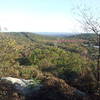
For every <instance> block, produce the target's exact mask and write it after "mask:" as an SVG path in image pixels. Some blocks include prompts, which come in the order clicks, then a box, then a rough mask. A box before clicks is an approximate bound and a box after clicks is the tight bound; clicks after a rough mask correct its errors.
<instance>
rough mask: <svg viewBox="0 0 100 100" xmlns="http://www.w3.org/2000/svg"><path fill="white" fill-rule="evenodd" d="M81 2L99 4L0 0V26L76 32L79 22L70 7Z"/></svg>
mask: <svg viewBox="0 0 100 100" xmlns="http://www.w3.org/2000/svg"><path fill="white" fill-rule="evenodd" d="M83 2H85V3H86V4H87V6H91V7H92V6H97V7H99V5H100V0H0V26H1V28H2V27H7V28H8V30H9V31H29V32H76V31H78V30H79V24H78V23H77V21H76V20H75V19H74V16H73V14H72V9H73V8H74V6H76V5H77V4H80V3H81V4H82V3H83Z"/></svg>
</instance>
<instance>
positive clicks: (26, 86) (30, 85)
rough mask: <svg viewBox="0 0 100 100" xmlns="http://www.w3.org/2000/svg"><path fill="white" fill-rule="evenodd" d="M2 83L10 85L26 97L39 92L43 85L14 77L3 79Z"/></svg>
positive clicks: (0, 81)
mask: <svg viewBox="0 0 100 100" xmlns="http://www.w3.org/2000/svg"><path fill="white" fill-rule="evenodd" d="M0 83H3V84H10V85H12V86H13V89H14V90H15V91H16V92H17V93H19V94H21V95H24V96H29V95H30V94H32V93H33V92H35V91H38V90H39V89H40V87H42V85H34V80H25V79H18V78H12V77H2V78H1V79H0Z"/></svg>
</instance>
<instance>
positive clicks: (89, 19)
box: [78, 8, 100, 89]
mask: <svg viewBox="0 0 100 100" xmlns="http://www.w3.org/2000/svg"><path fill="white" fill-rule="evenodd" d="M78 12H79V13H78V15H79V20H78V22H79V23H81V26H82V28H83V29H84V31H86V32H90V33H94V34H96V36H97V44H98V46H99V48H98V55H97V87H98V89H100V21H99V20H100V18H99V17H98V16H95V14H94V15H93V12H91V11H90V9H79V8H78Z"/></svg>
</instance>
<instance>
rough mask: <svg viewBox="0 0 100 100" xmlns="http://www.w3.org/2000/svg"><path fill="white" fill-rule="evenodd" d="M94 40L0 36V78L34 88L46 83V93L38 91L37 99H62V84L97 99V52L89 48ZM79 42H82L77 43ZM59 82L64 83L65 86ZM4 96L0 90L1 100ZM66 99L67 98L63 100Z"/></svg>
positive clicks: (18, 35)
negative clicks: (25, 81) (24, 82)
mask: <svg viewBox="0 0 100 100" xmlns="http://www.w3.org/2000/svg"><path fill="white" fill-rule="evenodd" d="M95 38H96V37H95V36H94V35H93V34H84V35H76V36H71V37H53V36H43V35H37V34H34V33H25V32H20V33H18V32H14V33H13V32H12V33H10V32H9V33H7V32H6V33H3V32H1V33H0V77H16V78H23V79H33V80H35V82H36V84H39V83H41V84H44V83H45V82H46V86H47V87H46V88H45V89H44V90H45V91H44V92H43V91H42V90H41V91H40V93H39V94H38V95H40V96H41V95H43V98H44V95H45V94H46V93H47V95H45V96H47V97H45V98H47V99H49V100H57V98H59V96H61V93H63V92H64V90H62V89H64V87H63V86H64V85H62V84H65V83H67V84H69V85H70V86H72V87H74V88H76V89H79V90H80V91H83V92H84V93H86V94H88V96H89V98H91V95H92V96H94V97H98V96H99V93H98V90H97V79H96V60H97V59H96V55H95V54H97V53H98V51H97V48H94V47H92V46H90V44H92V42H91V40H94V41H93V44H96V41H95ZM80 39H81V40H84V41H80ZM65 40H66V41H65ZM68 40H69V41H68ZM73 40H74V42H73ZM86 45H88V46H86ZM48 77H49V78H50V79H52V82H51V81H50V80H48V81H47V78H48ZM53 79H54V81H53ZM60 80H63V81H64V82H65V83H64V82H63V81H62V82H61V81H60ZM56 81H57V82H58V83H57V84H59V86H61V85H62V86H61V87H60V88H59V86H58V87H56V88H57V89H58V91H57V92H56V88H55V86H56V83H53V82H56ZM50 82H51V83H50ZM50 86H53V87H54V90H53V89H52V91H53V92H54V95H53V94H50V91H49V90H50ZM53 87H52V88H53ZM46 91H47V92H46ZM61 91H62V92H61ZM58 92H59V93H60V95H59V93H58ZM64 93H65V92H64ZM4 95H5V94H4V93H3V92H2V89H1V90H0V98H2V100H4V98H3V97H4ZM64 95H65V94H64ZM57 96H58V97H57ZM54 97H55V98H54ZM56 97H57V98H56ZM69 97H70V96H69ZM99 97H100V96H99ZM99 97H98V98H99ZM32 98H34V97H32ZM43 98H42V96H41V100H47V99H43ZM62 98H63V97H62ZM66 98H67V95H65V97H64V99H62V100H65V99H66ZM67 99H68V98H67ZM67 99H66V100H67ZM82 99H83V98H81V99H80V100H82ZM18 100H23V99H18ZM27 100H35V99H27ZM36 100H40V99H36ZM58 100H60V99H58ZM68 100H74V99H68ZM75 100H78V99H75ZM89 100H92V99H89ZM98 100H99V99H98Z"/></svg>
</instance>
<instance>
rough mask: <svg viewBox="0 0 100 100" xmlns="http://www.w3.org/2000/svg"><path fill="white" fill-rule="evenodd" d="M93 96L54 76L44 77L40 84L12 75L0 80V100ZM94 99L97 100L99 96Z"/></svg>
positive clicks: (89, 99) (83, 98) (64, 99)
mask: <svg viewBox="0 0 100 100" xmlns="http://www.w3.org/2000/svg"><path fill="white" fill-rule="evenodd" d="M31 85H32V87H31ZM1 90H3V92H2V91H1ZM1 92H2V93H3V95H2V97H1V94H2V93H1ZM5 94H6V95H5ZM94 97H95V96H88V95H87V94H86V93H84V92H82V91H80V90H78V89H76V88H74V87H71V86H70V85H68V84H67V83H66V82H65V81H64V80H62V79H59V78H57V77H54V76H50V77H46V78H45V79H44V81H43V83H42V85H41V84H38V85H35V86H34V85H33V80H25V79H18V78H12V77H3V78H1V80H0V100H94V99H92V98H94ZM95 100H99V97H97V98H96V99H95Z"/></svg>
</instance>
